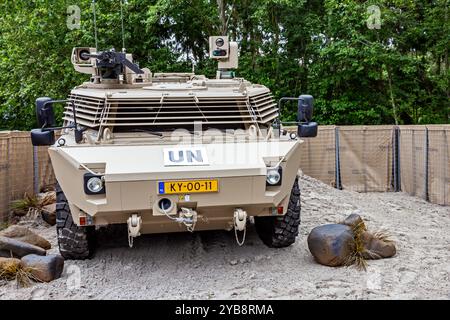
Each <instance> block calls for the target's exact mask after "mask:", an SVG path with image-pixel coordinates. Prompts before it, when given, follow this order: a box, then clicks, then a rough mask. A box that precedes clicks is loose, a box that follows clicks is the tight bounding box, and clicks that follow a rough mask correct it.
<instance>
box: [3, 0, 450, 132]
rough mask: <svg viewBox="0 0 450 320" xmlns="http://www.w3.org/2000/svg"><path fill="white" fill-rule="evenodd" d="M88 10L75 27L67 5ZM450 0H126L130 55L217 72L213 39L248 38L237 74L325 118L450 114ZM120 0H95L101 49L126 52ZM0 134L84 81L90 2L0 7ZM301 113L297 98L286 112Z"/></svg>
mask: <svg viewBox="0 0 450 320" xmlns="http://www.w3.org/2000/svg"><path fill="white" fill-rule="evenodd" d="M73 5H77V6H78V7H79V8H80V9H81V11H80V13H81V24H80V28H79V29H77V28H75V29H73V30H72V28H68V25H67V22H68V20H70V19H72V18H73V12H72V11H71V10H70V9H68V8H69V6H73ZM448 5H449V3H448V0H435V1H425V0H419V1H409V0H391V1H387V0H377V1H355V0H324V1H319V0H315V1H314V0H311V1H308V0H210V1H207V0H123V14H124V18H125V23H124V28H125V33H124V39H125V44H126V48H127V51H128V52H132V53H133V54H134V57H135V60H137V61H138V62H139V64H140V66H141V67H148V68H150V69H151V70H152V72H174V71H177V72H186V71H190V70H192V65H193V64H194V65H195V69H196V72H197V73H200V74H205V75H207V76H213V75H214V74H215V69H216V64H215V62H214V61H211V60H209V59H208V37H209V36H210V35H219V34H222V33H227V35H229V36H230V37H231V39H232V40H235V41H237V42H238V43H239V48H240V61H239V63H240V66H239V69H238V70H237V76H239V77H244V78H246V79H248V80H250V81H252V82H254V83H261V84H264V85H266V86H268V87H269V88H270V89H271V90H272V92H273V94H274V95H275V97H276V98H280V97H282V96H298V95H300V94H302V93H308V94H311V95H313V96H314V97H315V99H316V100H315V106H316V109H315V120H317V121H318V122H319V123H320V124H339V125H345V124H395V123H396V124H416V123H417V124H424V123H449V122H450V121H449V120H450V102H449V101H450V86H449V80H450V72H449V58H448V50H449V47H450V23H449V18H448ZM120 11H121V10H120V0H97V1H96V12H97V17H96V18H97V25H98V46H99V49H109V48H112V47H115V48H116V49H118V50H120V49H121V48H122V37H121V19H120ZM0 12H1V15H0V32H1V33H0V129H23V130H28V129H30V128H32V127H34V126H36V123H35V116H34V114H35V111H34V101H35V99H36V98H37V97H40V96H50V97H53V98H59V99H60V98H64V97H66V96H67V94H68V93H69V90H70V89H71V88H72V87H74V86H76V85H79V84H80V83H81V82H82V81H86V80H87V78H86V77H87V76H86V75H82V74H78V73H76V72H75V71H74V70H73V67H72V65H71V63H70V53H71V50H72V47H76V46H95V39H94V28H93V22H92V20H93V19H92V18H93V13H92V12H93V11H92V0H52V1H48V0H32V1H24V0H21V1H16V0H3V1H2V2H1V3H0ZM282 117H283V118H284V119H285V120H292V119H294V117H295V108H294V107H293V105H287V106H286V107H285V108H284V110H282Z"/></svg>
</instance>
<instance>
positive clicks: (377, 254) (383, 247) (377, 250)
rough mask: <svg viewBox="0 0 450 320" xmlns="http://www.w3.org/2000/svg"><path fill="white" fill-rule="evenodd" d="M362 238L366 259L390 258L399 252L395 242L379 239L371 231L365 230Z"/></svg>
mask: <svg viewBox="0 0 450 320" xmlns="http://www.w3.org/2000/svg"><path fill="white" fill-rule="evenodd" d="M361 240H362V242H363V244H364V252H363V253H362V254H363V257H364V259H383V258H390V257H393V256H394V255H395V254H396V253H397V249H396V248H395V244H394V242H392V241H385V240H381V239H378V238H376V237H375V236H373V235H372V234H371V233H370V232H367V231H366V232H363V233H362V235H361Z"/></svg>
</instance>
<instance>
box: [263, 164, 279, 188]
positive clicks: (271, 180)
mask: <svg viewBox="0 0 450 320" xmlns="http://www.w3.org/2000/svg"><path fill="white" fill-rule="evenodd" d="M266 182H267V185H270V186H278V185H280V184H281V167H280V168H270V169H268V170H267V176H266Z"/></svg>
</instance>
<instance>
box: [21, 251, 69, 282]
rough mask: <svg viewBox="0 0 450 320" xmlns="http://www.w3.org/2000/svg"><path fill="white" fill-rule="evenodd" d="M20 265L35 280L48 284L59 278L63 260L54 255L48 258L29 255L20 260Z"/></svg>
mask: <svg viewBox="0 0 450 320" xmlns="http://www.w3.org/2000/svg"><path fill="white" fill-rule="evenodd" d="M21 265H22V268H24V269H25V270H27V271H29V272H30V273H31V274H32V275H33V277H35V278H36V279H37V280H39V281H42V282H50V281H53V280H55V279H58V278H60V277H61V274H62V272H63V269H64V258H63V257H61V256H60V255H56V254H51V255H48V256H38V255H35V254H30V255H27V256H25V257H23V258H22V260H21Z"/></svg>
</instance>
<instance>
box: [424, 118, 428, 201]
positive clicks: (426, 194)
mask: <svg viewBox="0 0 450 320" xmlns="http://www.w3.org/2000/svg"><path fill="white" fill-rule="evenodd" d="M428 149H429V141H428V127H425V147H424V153H425V154H424V157H425V161H424V163H425V171H424V180H425V181H424V183H425V186H424V188H423V190H424V192H423V193H424V194H423V198H424V199H425V200H426V201H429V194H428V178H429V177H428V166H429V155H428V154H429V152H428V151H429V150H428Z"/></svg>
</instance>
